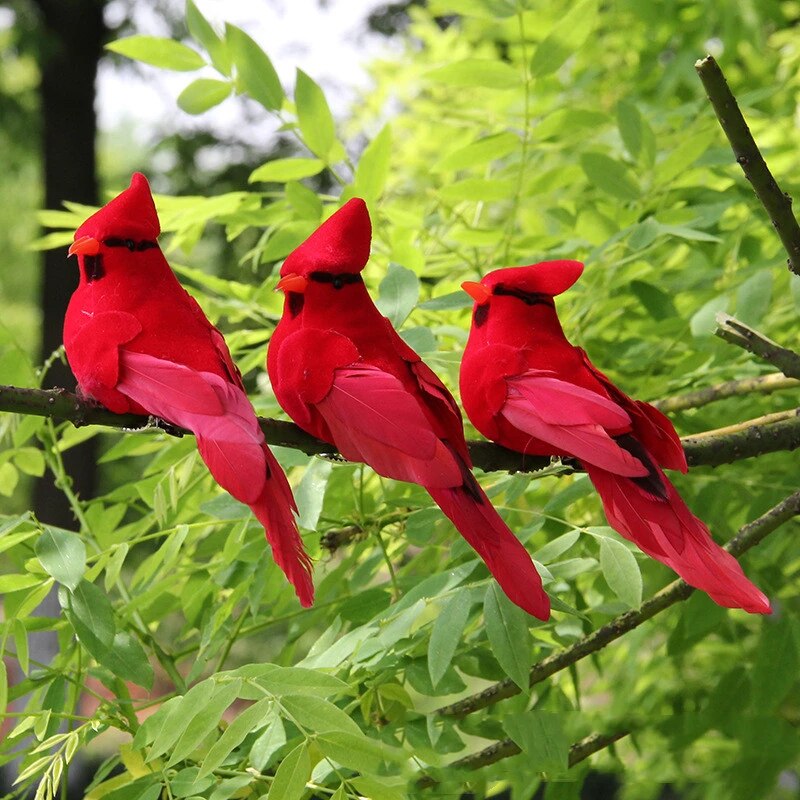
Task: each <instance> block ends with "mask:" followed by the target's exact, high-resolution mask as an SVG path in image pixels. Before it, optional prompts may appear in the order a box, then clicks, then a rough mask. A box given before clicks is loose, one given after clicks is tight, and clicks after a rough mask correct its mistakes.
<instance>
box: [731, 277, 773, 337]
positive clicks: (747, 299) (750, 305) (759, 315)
mask: <svg viewBox="0 0 800 800" xmlns="http://www.w3.org/2000/svg"><path fill="white" fill-rule="evenodd" d="M771 300H772V270H769V269H762V270H759V271H758V272H756V273H755V275H751V276H750V277H749V278H748V279H747V280H746V281H745V282H744V283H743V284H742V285H741V286H740V287H739V290H738V291H737V292H736V319H738V320H740V321H741V322H743V323H744V324H745V325H758V324H759V323H760V322H761V321H762V320H763V319H764V316H765V315H766V313H767V311H769V305H770V301H771Z"/></svg>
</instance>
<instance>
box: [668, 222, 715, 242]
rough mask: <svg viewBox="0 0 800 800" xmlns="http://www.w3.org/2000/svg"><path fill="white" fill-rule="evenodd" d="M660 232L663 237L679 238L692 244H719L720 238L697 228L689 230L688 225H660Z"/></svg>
mask: <svg viewBox="0 0 800 800" xmlns="http://www.w3.org/2000/svg"><path fill="white" fill-rule="evenodd" d="M658 232H659V234H661V235H663V236H677V237H678V238H679V239H686V240H687V241H690V242H719V241H722V240H721V239H720V238H719V236H714V235H712V234H710V233H706V232H705V231H698V230H697V229H696V228H688V227H687V226H686V225H662V224H661V223H659V225H658Z"/></svg>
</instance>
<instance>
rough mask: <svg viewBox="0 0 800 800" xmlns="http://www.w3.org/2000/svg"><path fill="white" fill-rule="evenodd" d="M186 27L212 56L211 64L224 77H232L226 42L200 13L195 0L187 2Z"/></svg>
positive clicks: (187, 0)
mask: <svg viewBox="0 0 800 800" xmlns="http://www.w3.org/2000/svg"><path fill="white" fill-rule="evenodd" d="M186 27H187V28H188V29H189V33H190V34H191V35H192V37H193V38H194V39H195V41H196V42H198V43H199V44H201V45H203V47H205V49H206V50H207V51H208V54H209V56H211V63H212V64H213V65H214V66H215V67H216V68H217V70H218V71H219V72H221V73H222V74H223V75H226V76H228V77H230V74H231V57H230V55H229V54H228V50H227V47H226V45H225V42H224V40H223V39H222V37H221V36H219V35H218V34H217V32H216V31H215V30H214V29H213V28H212V27H211V25H210V24H209V22H208V20H207V19H206V18H205V17H204V16H203V15H202V14H201V13H200V11H199V9H198V8H197V6H196V5H195V4H194V0H186Z"/></svg>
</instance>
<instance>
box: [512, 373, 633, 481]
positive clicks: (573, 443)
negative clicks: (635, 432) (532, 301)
mask: <svg viewBox="0 0 800 800" xmlns="http://www.w3.org/2000/svg"><path fill="white" fill-rule="evenodd" d="M506 383H507V385H508V395H507V397H506V401H505V403H504V404H503V407H502V409H501V411H500V413H501V414H502V416H503V417H505V419H506V420H507V421H508V422H510V423H511V424H512V425H513V426H514V427H515V428H518V429H519V430H521V431H524V432H525V433H527V434H529V435H530V436H532V437H534V438H536V439H539V440H541V441H544V442H547V443H548V444H551V445H552V446H553V448H554V449H555V450H556V451H557V452H561V453H564V454H566V455H571V456H574V457H576V458H578V459H580V460H581V461H584V462H587V463H589V464H595V465H596V466H598V467H602V468H603V469H605V470H608V471H609V472H613V473H616V474H618V475H626V476H629V477H633V476H641V475H646V474H647V468H646V467H645V466H644V465H643V464H642V462H641V461H639V459H637V458H635V457H634V456H632V455H631V454H630V453H628V452H627V450H624V449H623V448H622V447H620V446H619V445H618V444H617V443H616V442H615V441H614V439H613V438H612V436H611V435H610V434H609V431H611V432H621V431H624V430H625V429H626V428H628V429H629V428H630V417H629V416H628V414H627V413H626V412H625V411H624V410H623V409H622V408H620V407H619V406H618V405H617V404H616V403H614V402H613V401H612V400H609V399H608V398H606V397H603V396H602V395H600V394H597V393H596V392H592V391H591V390H589V389H584V388H583V387H582V386H577V385H575V384H574V383H569V382H568V381H563V380H560V379H559V378H555V377H553V373H551V372H549V371H546V370H529V371H528V372H525V373H523V374H522V375H518V376H516V377H514V378H509V379H507V381H506Z"/></svg>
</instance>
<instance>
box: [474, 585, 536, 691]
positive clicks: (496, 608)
mask: <svg viewBox="0 0 800 800" xmlns="http://www.w3.org/2000/svg"><path fill="white" fill-rule="evenodd" d="M483 614H484V618H485V620H486V635H487V636H488V637H489V644H491V646H492V653H493V654H494V657H495V658H496V659H497V661H498V663H499V664H500V666H501V667H502V668H503V671H504V672H505V673H506V675H508V677H509V678H511V680H512V681H514V683H516V684H517V686H519V688H520V689H522V691H523V692H525V693H527V692H528V673H529V672H530V668H531V634H530V631H529V630H528V619H529V617H528V616H527V614H526V613H525V612H524V611H523V610H522V609H521V608H519V607H518V606H516V605H514V604H513V603H512V602H511V601H510V600H509V599H508V598H507V597H506V596H505V594H504V593H503V590H502V589H501V588H500V587H499V586H498V585H497V583H495V582H494V581H492V582H491V583H490V584H489V586H488V587H487V589H486V596H485V597H484V601H483Z"/></svg>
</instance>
